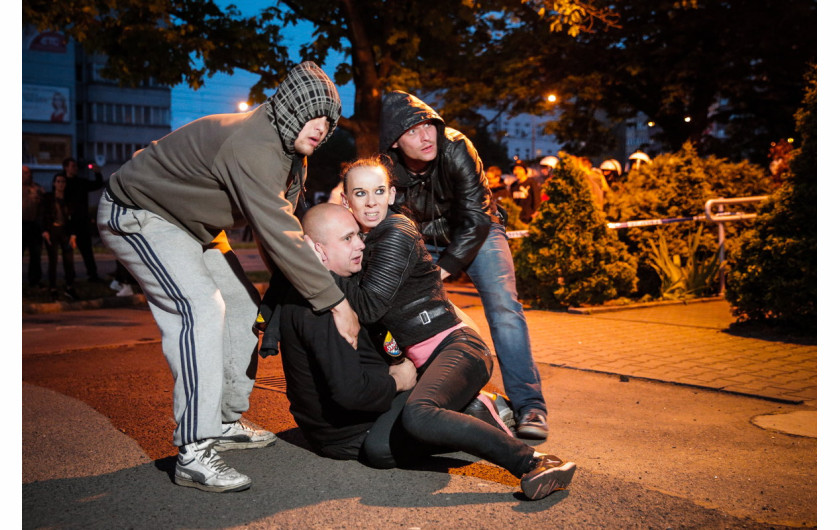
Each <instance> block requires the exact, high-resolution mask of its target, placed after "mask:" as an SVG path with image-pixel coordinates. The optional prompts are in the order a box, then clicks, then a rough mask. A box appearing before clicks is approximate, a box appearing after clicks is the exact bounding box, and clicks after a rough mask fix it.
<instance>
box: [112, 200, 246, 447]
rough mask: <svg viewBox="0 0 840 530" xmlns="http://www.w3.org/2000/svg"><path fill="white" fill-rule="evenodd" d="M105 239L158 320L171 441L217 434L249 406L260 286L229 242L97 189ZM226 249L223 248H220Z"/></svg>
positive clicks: (177, 443)
mask: <svg viewBox="0 0 840 530" xmlns="http://www.w3.org/2000/svg"><path fill="white" fill-rule="evenodd" d="M97 224H98V226H99V233H100V234H101V236H102V241H103V242H104V243H105V245H107V246H108V248H110V249H111V250H112V251H113V252H114V254H115V256H116V257H117V259H118V260H119V261H120V262H122V264H123V265H125V267H126V268H127V269H128V270H129V271H130V272H131V274H132V275H133V276H134V278H135V279H136V280H137V283H139V284H140V287H142V289H143V293H144V294H145V295H146V298H147V300H148V302H149V306H150V307H151V310H152V315H153V316H154V318H155V321H156V322H157V324H158V327H159V328H160V334H161V337H162V346H163V353H164V355H165V356H166V360H167V362H168V363H169V368H170V369H171V370H172V375H173V377H174V378H175V388H174V391H173V398H174V404H173V407H174V413H175V423H176V424H177V427H176V429H175V434H174V437H173V442H174V444H175V445H176V446H181V445H184V444H188V443H192V442H196V441H199V440H203V439H205V438H213V437H218V436H220V435H221V433H222V422H225V423H227V422H232V421H236V420H237V419H239V417H240V416H241V415H242V413H243V412H244V411H246V410H248V402H249V398H250V395H251V390H252V389H253V387H254V378H255V377H256V369H257V355H256V353H257V348H256V346H257V337H256V336H255V335H254V333H253V331H252V329H251V328H252V325H253V323H254V319H255V318H256V316H257V311H258V304H259V293H258V292H257V290H256V288H255V287H254V285H253V284H252V283H251V282H250V280H248V279H247V278H246V276H245V272H244V270H243V269H242V266H241V264H240V263H239V260H238V259H237V258H236V256H235V255H234V253H233V251H230V249H229V247H228V248H227V249H225V247H227V244H226V240H225V242H224V244H223V245H219V246H220V247H221V250H220V249H219V248H215V247H214V248H207V247H205V246H202V245H201V244H200V243H199V242H198V241H196V240H195V239H193V238H192V237H191V236H190V235H189V234H188V233H187V232H185V231H184V230H182V229H181V228H179V227H177V226H175V225H173V224H172V223H170V222H168V221H166V220H165V219H163V218H162V217H160V216H159V215H156V214H154V213H152V212H149V211H147V210H140V209H128V208H124V207H121V206H119V205H117V204H115V203H114V202H113V201H112V200H111V197H110V195H109V194H108V192H107V191H106V192H105V193H103V194H102V199H101V201H100V203H99V212H98V214H97ZM225 250H227V251H225Z"/></svg>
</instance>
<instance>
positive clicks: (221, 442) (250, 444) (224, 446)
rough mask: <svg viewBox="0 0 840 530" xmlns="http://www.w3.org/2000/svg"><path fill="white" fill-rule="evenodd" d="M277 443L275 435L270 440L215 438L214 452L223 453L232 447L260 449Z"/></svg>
mask: <svg viewBox="0 0 840 530" xmlns="http://www.w3.org/2000/svg"><path fill="white" fill-rule="evenodd" d="M276 443H277V437H274V438H273V439H271V440H263V441H260V442H254V441H247V442H237V441H234V440H225V439H223V438H217V441H216V452H217V453H224V452H225V451H231V450H233V449H262V448H263V447H271V446H272V445H274V444H276Z"/></svg>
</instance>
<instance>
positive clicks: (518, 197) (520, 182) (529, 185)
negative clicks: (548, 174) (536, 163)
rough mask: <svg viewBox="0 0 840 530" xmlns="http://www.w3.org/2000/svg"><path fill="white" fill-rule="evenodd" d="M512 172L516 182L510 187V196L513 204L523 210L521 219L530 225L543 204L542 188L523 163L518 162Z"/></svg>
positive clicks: (520, 212) (520, 213) (520, 215)
mask: <svg viewBox="0 0 840 530" xmlns="http://www.w3.org/2000/svg"><path fill="white" fill-rule="evenodd" d="M512 171H513V175H514V176H515V177H516V180H515V181H514V182H513V183H512V184H511V185H510V194H511V196H512V197H513V202H515V203H516V205H517V206H519V207H520V208H521V210H520V211H519V219H520V220H521V221H522V222H523V223H525V224H528V223H530V222H531V219H533V218H534V214H535V213H537V209H538V208H539V207H540V203H541V202H542V186H540V182H539V180H537V178H536V177H533V176H531V175H530V174H529V172H528V166H527V165H526V164H525V163H524V162H523V161H521V160H518V161H517V162H516V164H514V165H513V170H512Z"/></svg>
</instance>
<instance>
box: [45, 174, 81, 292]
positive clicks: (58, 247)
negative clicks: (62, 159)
mask: <svg viewBox="0 0 840 530" xmlns="http://www.w3.org/2000/svg"><path fill="white" fill-rule="evenodd" d="M71 215H72V209H71V208H70V204H69V202H68V200H67V177H65V176H64V175H62V174H60V173H59V174H58V175H56V176H54V177H53V189H52V191H51V192H50V193H47V194H46V195H44V200H43V201H42V203H41V226H42V227H43V230H44V231H43V232H42V234H41V235H42V236H43V238H44V243H46V247H47V256H49V267H48V269H47V278H48V279H49V285H50V296H51V297H52V299H53V300H56V299H58V282H57V279H56V269H57V268H58V253H59V252H61V264H62V265H63V266H64V296H65V297H66V298H68V299H69V300H71V301H73V300H77V299H78V298H79V297H78V295H76V291H75V290H74V289H73V282H74V280H75V279H76V269H75V265H74V263H73V249H74V248H76V234H75V233H74V232H73V224H72V222H71Z"/></svg>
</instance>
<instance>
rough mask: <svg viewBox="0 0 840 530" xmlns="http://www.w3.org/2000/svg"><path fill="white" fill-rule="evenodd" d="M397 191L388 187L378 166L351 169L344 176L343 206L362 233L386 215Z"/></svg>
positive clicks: (385, 178)
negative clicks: (347, 209) (354, 219)
mask: <svg viewBox="0 0 840 530" xmlns="http://www.w3.org/2000/svg"><path fill="white" fill-rule="evenodd" d="M396 193H397V190H396V189H395V188H394V187H393V186H389V185H388V177H387V175H386V174H385V170H384V169H382V168H381V167H379V166H360V167H357V168H353V169H351V170H350V171H348V172H347V175H345V176H344V193H342V194H341V196H342V198H343V199H344V205H345V206H346V207H348V208H350V210H351V211H352V212H353V217H355V218H356V222H358V223H359V226H360V227H361V230H362V232H370V230H371V229H372V228H373V227H375V226H376V225H378V224H379V223H380V222H382V220H383V219H385V217H386V216H387V215H388V205H389V204H394V197H395V196H396Z"/></svg>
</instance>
